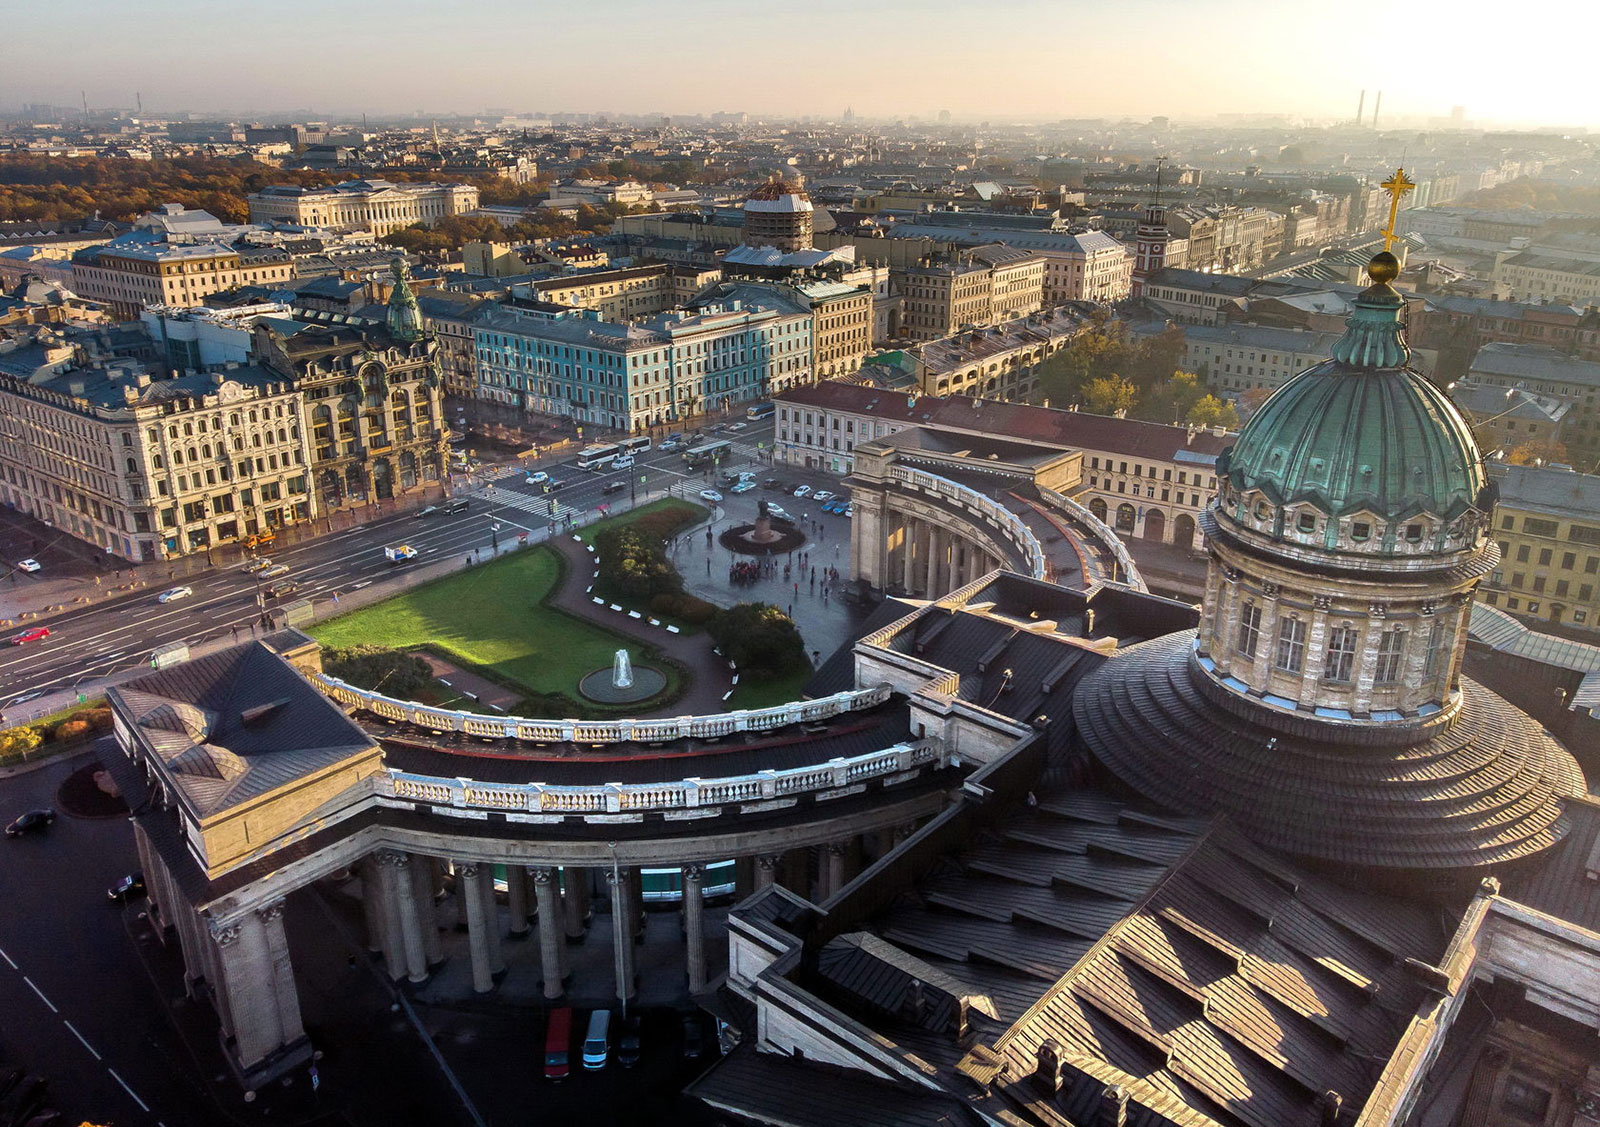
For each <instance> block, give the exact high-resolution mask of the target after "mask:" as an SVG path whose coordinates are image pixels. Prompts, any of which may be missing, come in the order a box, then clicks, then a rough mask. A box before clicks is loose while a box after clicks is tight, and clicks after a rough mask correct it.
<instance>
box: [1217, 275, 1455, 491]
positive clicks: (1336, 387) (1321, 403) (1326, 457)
mask: <svg viewBox="0 0 1600 1127" xmlns="http://www.w3.org/2000/svg"><path fill="white" fill-rule="evenodd" d="M1400 308H1401V300H1400V295H1399V294H1398V293H1396V292H1395V291H1394V289H1392V288H1391V287H1390V286H1389V285H1387V284H1386V283H1379V284H1378V285H1374V286H1372V287H1370V288H1369V289H1367V290H1365V291H1363V292H1362V294H1361V295H1360V297H1359V298H1357V299H1356V308H1355V310H1354V312H1352V313H1351V315H1350V318H1349V320H1348V321H1347V327H1346V330H1345V334H1344V336H1343V337H1341V338H1340V340H1339V342H1338V343H1337V344H1336V345H1335V346H1334V349H1333V359H1330V360H1326V361H1324V362H1323V363H1321V364H1318V365H1317V366H1316V367H1314V368H1310V369H1308V370H1307V371H1304V372H1301V373H1300V374H1299V375H1298V376H1295V377H1294V378H1293V379H1291V380H1289V382H1287V383H1285V384H1284V385H1283V386H1282V387H1280V388H1279V389H1278V390H1277V391H1276V392H1275V393H1274V394H1273V395H1272V397H1271V398H1269V399H1268V400H1267V401H1266V403H1264V404H1263V405H1262V407H1261V409H1260V410H1259V411H1258V412H1257V413H1256V415H1255V416H1254V417H1253V418H1252V419H1251V420H1250V422H1249V423H1247V424H1246V425H1245V427H1244V428H1243V429H1242V430H1241V431H1240V433H1239V440H1238V442H1237V443H1235V444H1234V446H1233V447H1231V448H1230V449H1228V450H1226V451H1224V452H1223V454H1222V455H1221V456H1220V457H1219V458H1218V459H1217V473H1218V476H1219V477H1224V478H1226V480H1227V481H1228V482H1229V483H1230V484H1231V485H1232V487H1233V489H1234V490H1235V491H1236V492H1237V493H1238V494H1241V495H1243V494H1247V493H1250V492H1252V491H1256V490H1259V491H1260V492H1261V493H1263V494H1264V495H1265V496H1266V497H1267V499H1268V500H1270V501H1271V502H1273V503H1274V504H1276V505H1279V506H1286V505H1295V504H1301V503H1310V504H1311V505H1313V506H1314V507H1315V508H1317V509H1318V510H1320V511H1322V512H1324V513H1327V514H1328V515H1330V516H1334V517H1340V516H1345V515H1348V514H1351V513H1356V512H1363V511H1365V512H1370V513H1372V514H1373V515H1374V516H1376V517H1378V518H1380V519H1382V520H1386V521H1400V520H1406V519H1409V518H1411V517H1414V516H1416V515H1418V514H1421V513H1430V514H1432V515H1434V516H1436V517H1440V518H1443V519H1445V520H1452V519H1454V518H1455V517H1457V516H1459V515H1461V513H1463V512H1464V511H1466V510H1467V509H1469V508H1473V507H1478V508H1483V507H1485V506H1486V504H1487V501H1486V498H1485V497H1484V496H1483V493H1484V489H1485V487H1486V485H1487V476H1486V475H1485V473H1484V469H1483V461H1482V458H1481V456H1480V455H1479V453H1478V445H1477V443H1476V441H1474V439H1473V437H1472V429H1471V427H1469V426H1468V424H1467V421H1466V420H1465V419H1464V418H1463V417H1462V416H1461V413H1460V412H1459V411H1458V410H1457V409H1456V407H1455V405H1454V404H1453V403H1451V402H1450V399H1449V397H1448V396H1447V395H1446V394H1445V393H1444V392H1443V391H1441V390H1440V389H1439V388H1437V387H1435V386H1434V385H1433V384H1431V383H1429V382H1428V380H1427V379H1425V378H1424V377H1422V376H1421V375H1418V374H1417V373H1416V372H1413V371H1411V370H1410V369H1408V368H1406V367H1405V364H1406V361H1407V360H1408V359H1409V357H1410V350H1409V349H1408V348H1407V347H1406V344H1405V338H1404V333H1403V329H1402V326H1401V324H1400Z"/></svg>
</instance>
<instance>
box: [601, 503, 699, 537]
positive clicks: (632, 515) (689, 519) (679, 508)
mask: <svg viewBox="0 0 1600 1127" xmlns="http://www.w3.org/2000/svg"><path fill="white" fill-rule="evenodd" d="M663 509H669V510H671V511H672V512H674V513H677V514H678V515H679V516H680V517H681V518H682V519H681V521H680V522H679V524H678V527H679V528H680V529H683V528H687V527H688V526H689V525H691V524H694V523H695V522H696V521H698V520H702V519H704V518H705V517H706V516H708V515H710V514H709V510H707V509H706V507H705V506H704V505H696V504H695V503H694V502H693V501H684V500H682V499H680V498H677V497H662V498H661V499H660V500H657V501H651V502H650V503H649V504H648V505H640V506H639V507H638V508H637V509H632V510H630V511H628V512H626V513H622V514H620V515H618V516H614V517H607V518H606V519H605V520H602V521H596V522H595V523H594V524H591V525H589V527H587V528H583V529H579V531H578V535H579V536H581V537H583V542H584V543H585V544H593V543H594V538H595V535H596V534H597V533H600V532H603V531H604V530H605V529H608V528H623V527H626V526H627V525H630V524H632V523H633V522H634V521H636V520H638V519H639V518H640V517H642V516H644V515H646V514H647V513H659V512H661V511H662V510H663Z"/></svg>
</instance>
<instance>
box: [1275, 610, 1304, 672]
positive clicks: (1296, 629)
mask: <svg viewBox="0 0 1600 1127" xmlns="http://www.w3.org/2000/svg"><path fill="white" fill-rule="evenodd" d="M1305 663H1306V624H1305V622H1304V620H1302V619H1298V618H1286V619H1284V620H1283V621H1282V622H1280V623H1278V652H1277V654H1276V655H1275V657H1274V659H1273V664H1274V665H1276V666H1277V667H1278V668H1279V669H1281V670H1283V671H1284V672H1285V673H1299V672H1300V671H1301V670H1302V669H1304V668H1305Z"/></svg>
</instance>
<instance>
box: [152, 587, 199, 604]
mask: <svg viewBox="0 0 1600 1127" xmlns="http://www.w3.org/2000/svg"><path fill="white" fill-rule="evenodd" d="M192 594H194V588H193V587H168V588H167V589H166V590H165V591H163V592H161V594H159V595H157V596H156V602H158V603H175V602H177V601H178V600H179V599H187V598H188V597H189V596H190V595H192Z"/></svg>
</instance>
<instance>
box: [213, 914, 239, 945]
mask: <svg viewBox="0 0 1600 1127" xmlns="http://www.w3.org/2000/svg"><path fill="white" fill-rule="evenodd" d="M206 927H207V930H209V931H210V932H211V938H212V939H214V940H216V943H217V946H218V947H227V946H229V945H231V944H232V943H233V942H234V940H236V939H238V938H239V925H238V924H237V923H230V924H225V923H221V922H220V921H218V920H212V921H211V922H210V923H209V924H207V925H206Z"/></svg>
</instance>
